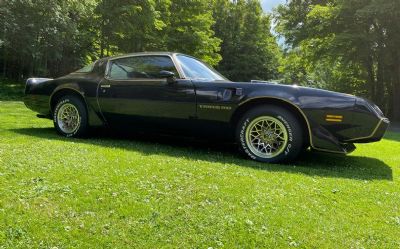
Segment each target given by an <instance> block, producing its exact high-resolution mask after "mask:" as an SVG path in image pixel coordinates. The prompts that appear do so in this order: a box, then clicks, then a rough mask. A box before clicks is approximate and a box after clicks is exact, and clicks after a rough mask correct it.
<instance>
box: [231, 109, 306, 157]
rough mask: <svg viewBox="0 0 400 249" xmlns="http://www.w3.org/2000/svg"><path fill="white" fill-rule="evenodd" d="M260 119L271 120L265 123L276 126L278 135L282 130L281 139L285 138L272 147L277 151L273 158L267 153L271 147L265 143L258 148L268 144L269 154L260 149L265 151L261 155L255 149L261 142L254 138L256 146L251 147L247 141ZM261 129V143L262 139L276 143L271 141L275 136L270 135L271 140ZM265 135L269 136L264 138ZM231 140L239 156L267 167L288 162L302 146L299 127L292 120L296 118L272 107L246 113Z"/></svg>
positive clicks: (299, 124)
mask: <svg viewBox="0 0 400 249" xmlns="http://www.w3.org/2000/svg"><path fill="white" fill-rule="evenodd" d="M263 118H267V119H270V120H272V121H269V122H274V120H275V121H276V123H277V124H279V126H278V127H279V130H278V132H280V130H284V129H285V130H286V134H285V135H282V136H283V137H285V139H283V140H282V141H285V142H282V141H280V140H279V143H274V144H275V145H277V146H276V147H279V149H277V150H276V151H275V153H276V154H275V155H273V154H272V152H271V151H272V149H271V145H269V142H264V141H265V140H264V141H263V142H261V144H262V146H264V145H266V144H268V145H267V146H269V149H270V152H268V151H267V150H266V148H262V149H265V152H263V151H262V149H261V151H260V150H258V149H259V147H257V148H256V146H260V141H261V140H259V139H258V138H255V139H254V140H253V141H258V143H257V144H256V145H254V143H255V142H254V143H251V141H249V140H251V138H252V137H254V133H252V132H250V131H253V132H254V130H252V127H256V126H255V123H257V120H260V121H258V122H261V120H263ZM250 126H251V127H250ZM257 127H260V126H257ZM274 127H276V126H274ZM256 129H259V128H256ZM262 129H263V133H262V134H263V135H262V136H264V137H263V139H264V138H266V139H271V141H276V140H274V136H275V135H274V134H275V133H273V134H272V138H271V133H267V131H266V130H265V129H264V127H263V128H262ZM264 130H265V131H264ZM260 133H261V132H260ZM250 134H252V135H250ZM255 134H256V136H258V134H259V132H258V131H256V133H255ZM267 134H269V135H270V136H269V137H268V135H267ZM235 138H236V142H237V143H238V144H239V149H240V150H241V152H242V153H244V154H245V155H246V156H248V157H250V158H251V159H253V160H256V161H260V162H267V163H283V162H289V161H292V160H294V159H296V158H297V157H298V155H299V153H300V152H301V151H302V149H303V147H304V144H305V142H304V131H303V130H302V126H301V123H300V122H299V120H298V119H297V118H296V116H295V115H293V114H292V113H291V112H290V111H288V110H287V109H285V108H282V107H279V106H275V105H262V106H257V107H255V108H253V109H251V110H249V111H248V112H246V113H245V114H244V115H243V116H242V118H241V119H240V120H239V122H238V124H237V127H236V131H235ZM285 143H286V144H285ZM257 153H258V154H257ZM268 153H269V154H268ZM260 155H262V156H260Z"/></svg>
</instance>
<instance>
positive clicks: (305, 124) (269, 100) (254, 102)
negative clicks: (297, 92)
mask: <svg viewBox="0 0 400 249" xmlns="http://www.w3.org/2000/svg"><path fill="white" fill-rule="evenodd" d="M267 104H268V105H276V106H279V107H283V108H285V109H286V110H288V111H289V112H291V113H292V114H293V115H295V117H296V118H297V120H299V122H300V124H301V126H302V128H303V130H304V131H305V133H304V139H305V142H307V146H309V145H311V146H312V138H311V127H310V124H309V121H308V119H307V116H306V115H305V114H304V112H303V111H302V110H301V109H300V107H298V106H297V105H295V104H294V103H292V102H290V101H288V100H284V99H281V98H276V97H263V98H255V99H250V100H247V101H245V102H243V103H241V104H240V105H239V106H238V108H237V109H236V110H235V111H234V113H233V115H232V116H231V120H230V123H231V125H232V126H235V125H236V124H237V122H239V120H240V118H241V117H242V116H243V115H244V114H245V113H246V112H247V111H249V110H250V109H252V108H255V107H257V106H260V105H267Z"/></svg>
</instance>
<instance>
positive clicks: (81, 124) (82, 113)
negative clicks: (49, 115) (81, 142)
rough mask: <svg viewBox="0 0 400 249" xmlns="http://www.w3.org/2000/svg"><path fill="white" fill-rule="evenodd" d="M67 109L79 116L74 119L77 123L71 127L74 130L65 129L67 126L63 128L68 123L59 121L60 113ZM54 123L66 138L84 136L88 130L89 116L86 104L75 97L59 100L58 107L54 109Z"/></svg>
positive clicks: (65, 97) (70, 96) (67, 96)
mask: <svg viewBox="0 0 400 249" xmlns="http://www.w3.org/2000/svg"><path fill="white" fill-rule="evenodd" d="M67 107H70V108H71V109H72V110H73V111H74V114H77V115H74V118H73V120H76V123H74V125H71V127H73V128H71V129H69V130H68V129H66V128H65V127H67V126H62V124H63V123H66V121H63V120H62V119H59V116H60V115H61V114H60V111H63V109H65V108H67ZM74 108H75V109H74ZM59 114H60V115H59ZM53 121H54V127H55V128H56V130H57V132H58V133H59V134H61V135H63V136H65V137H82V136H84V135H85V134H86V133H87V130H88V114H87V110H86V106H85V104H84V102H83V101H82V100H81V99H80V98H79V97H77V96H74V95H66V96H63V97H61V98H60V99H58V100H57V104H56V107H55V108H54V112H53Z"/></svg>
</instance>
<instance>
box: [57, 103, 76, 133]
mask: <svg viewBox="0 0 400 249" xmlns="http://www.w3.org/2000/svg"><path fill="white" fill-rule="evenodd" d="M80 123H81V117H80V115H79V111H78V109H77V108H76V107H75V106H74V105H73V104H70V103H66V104H63V105H62V106H61V107H60V109H59V110H58V113H57V124H58V127H59V128H60V129H61V131H63V132H64V133H74V132H75V131H76V130H77V129H78V128H79V126H80Z"/></svg>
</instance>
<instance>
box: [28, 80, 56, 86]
mask: <svg viewBox="0 0 400 249" xmlns="http://www.w3.org/2000/svg"><path fill="white" fill-rule="evenodd" d="M50 80H53V79H50V78H29V79H27V80H26V84H27V85H28V84H29V85H35V84H40V83H43V82H46V81H50Z"/></svg>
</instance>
